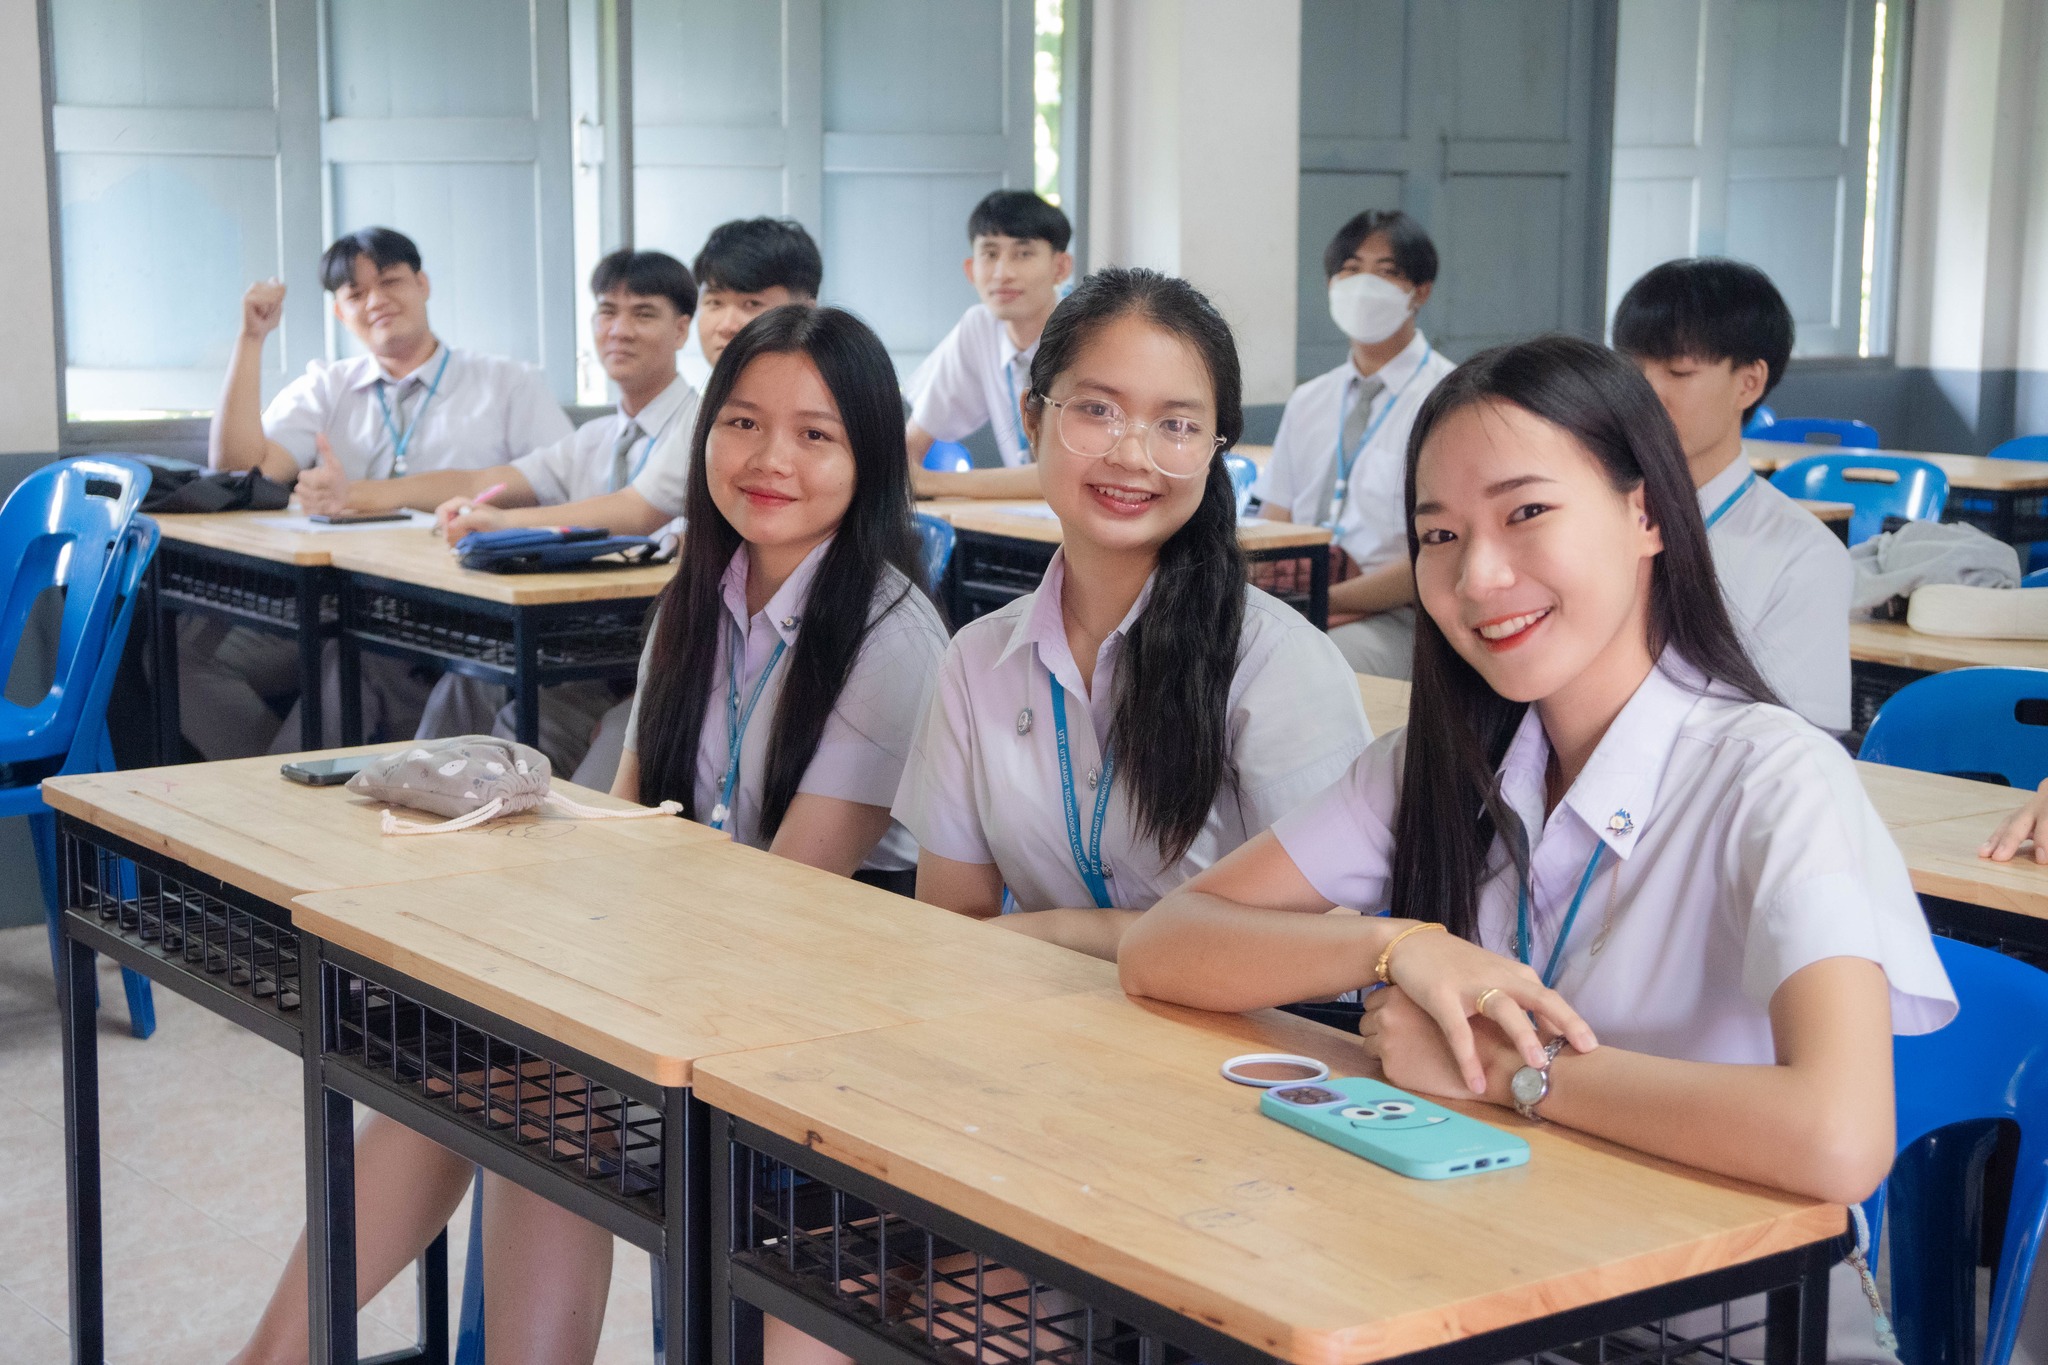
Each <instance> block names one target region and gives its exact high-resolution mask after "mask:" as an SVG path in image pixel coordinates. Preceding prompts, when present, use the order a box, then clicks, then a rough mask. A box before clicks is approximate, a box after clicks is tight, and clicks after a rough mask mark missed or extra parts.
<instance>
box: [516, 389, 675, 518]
mask: <svg viewBox="0 0 2048 1365" xmlns="http://www.w3.org/2000/svg"><path fill="white" fill-rule="evenodd" d="M696 416H697V391H696V390H695V389H694V388H692V387H690V381H689V380H687V379H684V378H682V377H681V376H677V377H676V378H675V379H673V380H671V381H669V386H668V387H667V388H665V389H663V390H662V391H661V392H660V393H658V394H656V395H655V396H654V397H653V398H652V399H651V400H650V401H649V402H648V404H647V406H646V407H643V408H641V409H640V411H639V412H637V413H633V414H631V415H630V416H629V415H628V414H626V413H624V412H613V413H610V414H609V415H607V416H604V417H597V418H593V419H591V420H590V421H588V422H585V423H584V424H583V425H582V426H580V427H578V428H576V430H575V431H574V432H573V433H572V434H570V435H568V436H564V437H563V438H562V439H561V440H559V441H556V442H554V443H553V444H552V445H545V446H542V447H541V448H540V449H539V450H536V451H533V452H532V453H531V454H527V455H522V456H520V457H519V458H518V459H516V460H514V461H513V462H512V467H513V468H514V469H517V470H518V471H519V472H520V473H521V474H523V475H525V476H526V481H527V482H528V483H530V484H532V485H533V494H534V497H535V498H536V499H537V500H538V501H539V502H540V504H541V506H543V507H548V506H552V505H554V504H556V503H563V502H581V501H582V500H583V499H585V498H599V497H603V496H604V495H605V494H607V493H616V492H618V489H617V488H614V487H613V486H612V448H613V447H614V446H616V445H617V444H618V441H619V433H620V432H622V431H624V430H625V429H626V423H628V422H634V423H637V424H638V425H639V427H640V430H641V432H642V433H643V434H642V435H641V436H639V437H637V438H635V440H634V442H633V448H632V449H631V450H629V451H627V452H626V482H627V483H628V484H631V485H633V486H634V487H638V483H637V480H638V479H639V478H640V477H642V476H644V475H645V473H646V471H647V470H648V469H651V468H652V467H653V466H654V461H655V457H656V452H657V451H658V450H660V449H662V448H664V447H669V446H673V445H675V444H677V443H678V442H680V443H681V444H682V446H683V447H684V450H685V451H686V452H687V450H688V448H689V444H690V427H691V425H692V424H693V423H694V422H695V420H696ZM650 501H651V499H650ZM670 515H674V514H673V513H671V514H670Z"/></svg>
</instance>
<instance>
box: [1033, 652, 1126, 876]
mask: <svg viewBox="0 0 2048 1365" xmlns="http://www.w3.org/2000/svg"><path fill="white" fill-rule="evenodd" d="M1045 677H1046V681H1047V682H1049V683H1051V684H1052V724H1053V729H1054V731H1055V732H1056V733H1057V738H1058V742H1059V751H1060V800H1061V801H1062V802H1063V803H1064V804H1065V807H1066V816H1067V847H1068V849H1069V850H1070V851H1072V853H1073V855H1074V870H1075V871H1076V872H1079V873H1080V874H1081V880H1082V881H1084V882H1086V883H1087V884H1088V894H1089V895H1091V896H1093V897H1094V898H1095V908H1096V909H1098V910H1110V909H1114V908H1115V902H1114V901H1112V900H1111V899H1110V898H1109V874H1108V873H1107V872H1105V871H1104V870H1103V867H1102V821H1103V817H1104V816H1105V815H1107V814H1108V813H1109V786H1110V783H1111V781H1112V780H1114V778H1115V776H1116V760H1115V759H1114V758H1112V757H1110V756H1109V755H1108V754H1104V755H1103V756H1102V772H1101V774H1100V775H1099V776H1098V777H1097V778H1096V780H1095V823H1094V824H1093V825H1092V826H1090V827H1089V831H1088V843H1087V846H1086V847H1083V846H1082V843H1081V801H1080V798H1079V796H1077V795H1076V794H1075V791H1074V756H1073V753H1072V751H1071V750H1070V749H1069V748H1068V745H1067V689H1066V688H1065V687H1064V686H1063V685H1061V683H1060V680H1059V679H1058V678H1055V677H1053V675H1052V670H1051V669H1049V668H1048V669H1047V670H1045Z"/></svg>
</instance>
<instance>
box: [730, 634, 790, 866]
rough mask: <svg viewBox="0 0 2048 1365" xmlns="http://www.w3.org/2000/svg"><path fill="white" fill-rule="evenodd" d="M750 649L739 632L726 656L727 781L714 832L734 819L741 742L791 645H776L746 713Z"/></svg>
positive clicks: (783, 642)
mask: <svg viewBox="0 0 2048 1365" xmlns="http://www.w3.org/2000/svg"><path fill="white" fill-rule="evenodd" d="M746 648H747V637H746V633H745V632H744V631H742V630H739V629H737V628H735V629H734V631H733V640H732V646H731V648H730V649H729V650H727V652H726V656H725V779H724V781H723V782H721V783H720V784H719V788H718V804H717V805H716V806H714V807H713V808H712V811H711V828H713V829H724V828H725V822H726V821H727V820H729V819H730V818H732V793H733V788H735V787H737V786H738V785H739V783H740V741H741V740H743V739H745V738H746V735H747V726H748V725H749V724H750V723H752V721H753V719H754V707H755V706H756V705H758V704H759V703H760V700H761V693H762V692H763V691H764V690H765V689H766V688H767V686H768V675H769V674H771V673H773V672H774V671H775V665H776V664H778V663H781V662H782V651H783V650H785V649H787V648H789V641H787V640H777V641H776V642H775V652H774V653H773V654H770V655H769V656H768V666H767V667H766V668H764V669H762V670H761V676H760V677H758V678H756V679H755V680H754V691H753V694H752V695H751V696H749V697H748V698H747V709H746V710H744V711H742V710H740V655H741V654H743V653H745V652H746Z"/></svg>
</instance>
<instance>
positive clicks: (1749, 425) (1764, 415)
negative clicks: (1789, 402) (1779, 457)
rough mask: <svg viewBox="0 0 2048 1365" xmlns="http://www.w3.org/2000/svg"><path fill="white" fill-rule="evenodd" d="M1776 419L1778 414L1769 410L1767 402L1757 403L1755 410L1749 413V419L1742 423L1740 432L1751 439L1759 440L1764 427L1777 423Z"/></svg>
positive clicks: (1769, 406)
mask: <svg viewBox="0 0 2048 1365" xmlns="http://www.w3.org/2000/svg"><path fill="white" fill-rule="evenodd" d="M1777 421H1778V414H1777V413H1775V412H1772V411H1771V405H1770V404H1769V403H1758V404H1757V405H1756V411H1755V412H1752V413H1751V414H1750V415H1749V421H1747V422H1746V423H1744V424H1743V427H1742V434H1743V435H1744V436H1747V437H1748V438H1749V439H1750V440H1752V441H1756V440H1761V439H1763V434H1764V428H1765V427H1769V426H1775V425H1777Z"/></svg>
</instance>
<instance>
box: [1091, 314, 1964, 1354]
mask: <svg viewBox="0 0 2048 1365" xmlns="http://www.w3.org/2000/svg"><path fill="white" fill-rule="evenodd" d="M1407 464H1408V469H1407V494H1406V504H1407V507H1408V510H1409V514H1410V518H1411V531H1410V539H1409V553H1410V557H1411V559H1412V561H1413V563H1414V565H1415V575H1416V583H1417V588H1418V591H1419V594H1420V598H1421V603H1422V606H1423V616H1422V619H1421V621H1420V623H1419V626H1418V633H1417V638H1416V651H1415V657H1416V668H1415V693H1414V702H1413V709H1412V710H1411V711H1410V713H1409V714H1410V723H1409V725H1408V727H1407V728H1406V729H1405V730H1402V731H1397V732H1395V733H1393V734H1391V735H1387V736H1384V737H1383V738H1381V739H1380V740H1379V741H1377V742H1376V743H1375V744H1374V745H1373V746H1372V747H1371V748H1370V749H1368V750H1367V751H1366V753H1365V754H1364V756H1363V757H1361V758H1360V759H1359V760H1358V761H1357V762H1356V763H1355V764H1354V765H1353V766H1352V768H1351V771H1350V772H1349V773H1348V774H1346V776H1345V777H1344V778H1343V780H1341V781H1340V782H1338V783H1337V784H1336V785H1335V786H1334V787H1332V788H1331V789H1330V790H1329V791H1328V792H1326V793H1325V794H1323V795H1322V796H1321V797H1319V798H1317V799H1316V800H1315V801H1313V802H1311V803H1310V804H1309V805H1307V806H1305V807H1303V808H1302V809H1300V810H1297V811H1295V812H1293V813H1292V814H1290V815H1287V816H1285V817H1283V818H1282V819H1281V820H1280V821H1279V822H1278V823H1276V824H1275V826H1274V827H1273V829H1272V831H1271V832H1270V833H1268V834H1265V835H1262V836H1260V837H1258V838H1256V839H1254V840H1253V841H1252V842H1251V843H1249V844H1247V845H1246V846H1245V847H1244V848H1242V849H1240V850H1238V851H1237V852H1236V853H1234V854H1232V855H1231V856H1230V857H1228V858H1226V859H1224V860H1223V861H1222V862H1219V863H1218V864H1217V865H1216V866H1214V867H1212V868H1210V869H1209V870H1208V871H1207V872H1205V873H1203V874H1201V875H1200V876H1197V877H1196V878H1195V879H1194V880H1193V881H1191V882H1189V883H1188V885H1187V886H1186V887H1184V888H1183V889H1181V890H1180V891H1177V892H1175V893H1174V894H1172V895H1170V896H1167V897H1166V898H1164V899H1163V900H1161V901H1160V902H1159V903H1158V904H1157V905H1156V906H1154V907H1153V908H1152V909H1151V910H1150V911H1148V912H1147V913H1146V915H1145V916H1144V917H1143V918H1142V919H1140V920H1139V921H1138V923H1137V924H1136V925H1134V926H1133V927H1132V928H1131V929H1130V930H1129V932H1128V933H1127V934H1126V936H1125V938H1124V942H1123V953H1122V957H1121V959H1120V963H1119V966H1120V970H1121V973H1122V976H1123V982H1124V985H1125V988H1126V989H1128V990H1130V991H1132V992H1133V993H1134V994H1140V995H1147V996H1152V997H1155V998H1159V999H1164V1000H1172V1001H1177V1002H1179V1003H1182V1004H1186V1005H1193V1006H1197V1007H1200V1008H1206V1009H1218V1010H1245V1009H1252V1008H1256V1007H1259V1006H1265V1005H1275V1004H1279V1003H1282V1002H1285V1001H1291V1000H1300V999H1303V998H1310V997H1319V996H1327V995H1333V994H1336V993H1337V992H1340V991H1345V990H1349V989H1352V988H1354V987H1361V986H1364V987H1370V986H1373V985H1376V984H1378V982H1379V981H1382V980H1384V981H1388V982H1390V983H1391V989H1385V990H1377V991H1374V993H1373V994H1372V995H1371V996H1370V997H1369V998H1368V1000H1367V1004H1366V1015H1365V1019H1364V1022H1363V1023H1362V1025H1361V1028H1360V1031H1361V1033H1362V1035H1363V1036H1364V1038H1365V1040H1366V1044H1367V1047H1368V1050H1369V1051H1370V1052H1372V1053H1373V1054H1374V1055H1375V1056H1376V1057H1377V1059H1378V1061H1379V1064H1380V1066H1381V1067H1382V1069H1383V1070H1384V1072H1385V1074H1386V1077H1387V1079H1388V1080H1389V1081H1390V1082H1392V1083H1393V1084H1395V1085H1398V1086H1402V1087H1404V1088H1406V1089H1409V1090H1414V1091H1419V1092H1423V1093H1426V1094H1433V1095H1441V1096H1450V1097H1457V1098H1463V1099H1472V1098H1475V1097H1476V1098H1480V1099H1483V1100H1484V1101H1486V1102H1488V1103H1491V1104H1496V1105H1499V1106H1502V1107H1503V1108H1507V1107H1511V1106H1519V1107H1520V1108H1521V1109H1522V1112H1523V1113H1524V1114H1525V1115H1529V1116H1532V1117H1538V1118H1542V1119H1547V1120H1549V1121H1551V1122H1554V1123H1559V1124H1563V1125H1566V1126H1568V1127H1571V1128H1575V1129H1579V1130H1581V1131H1584V1132H1587V1133H1591V1134H1593V1135H1595V1136H1599V1137H1603V1138H1606V1139H1608V1140H1610V1141H1614V1142H1619V1143H1622V1144H1624V1145H1626V1146H1630V1147H1634V1148H1637V1149H1638V1150H1641V1151H1645V1152H1649V1153H1651V1154H1653V1155H1656V1156H1661V1157H1665V1158H1669V1159H1671V1160H1674V1161H1680V1162H1683V1163H1685V1164H1687V1165H1691V1166H1697V1167H1701V1168H1703V1169H1706V1170H1709V1171H1714V1172H1717V1173H1720V1174H1723V1175H1729V1176H1734V1177H1738V1178H1741V1179H1746V1180H1754V1181H1757V1182H1760V1183H1762V1184H1766V1185H1772V1186H1776V1187H1778V1188H1781V1189H1787V1190H1792V1191H1795V1192H1798V1193H1800V1194H1804V1195H1808V1196H1811V1197H1815V1198H1821V1199H1829V1200H1835V1201H1838V1202H1842V1203H1854V1202H1856V1201H1859V1200H1861V1199H1862V1198H1864V1197H1865V1196H1866V1195H1868V1194H1869V1193H1870V1191H1871V1190H1872V1189H1873V1188H1875V1187H1876V1185H1877V1184H1878V1183H1879V1182H1880V1181H1881V1180H1882V1179H1883V1178H1884V1176H1885V1174H1886V1173H1887V1171H1889V1169H1890V1167H1891V1160H1892V1117H1893V1116H1892V1085H1891V1055H1892V1053H1891V1042H1890V1037H1889V1035H1890V1034H1892V1033H1893V1032H1895V1031H1896V1032H1899V1033H1922V1032H1927V1031H1930V1030H1932V1029H1937V1028H1940V1027H1941V1026H1942V1025H1943V1024H1945V1023H1946V1022H1947V1021H1948V1020H1949V1019H1950V1018H1952V1017H1953V1016H1954V1014H1955V997H1954V994H1953V992H1952V991H1951V989H1950V987H1949V984H1948V980H1947V978H1946V976H1945V975H1944V974H1943V972H1942V969H1941V963H1940V959H1939V958H1937V957H1936V956H1935V953H1934V949H1933V944H1932V942H1931V941H1930V939H1929V938H1928V933H1927V925H1926V920H1925V918H1924V917H1923V916H1922V914H1921V912H1920V907H1919V903H1918V902H1917V900H1916V899H1915V898H1914V895H1913V889H1912V886H1911V884H1910V882H1909V881H1908V878H1907V873H1906V868H1905V863H1904V860H1903V859H1902V858H1901V857H1900V856H1899V852H1898V849H1897V848H1896V847H1895V846H1894V845H1893V844H1892V841H1891V838H1890V836H1889V835H1888V834H1887V833H1886V832H1885V828H1884V825H1883V823H1882V822H1881V821H1880V820H1879V819H1878V817H1877V813H1876V812H1875V811H1874V810H1873V809H1872V808H1871V805H1870V801H1869V798H1868V797H1867V796H1865V795H1864V792H1863V787H1862V784H1861V783H1860V782H1859V780H1858V779H1857V776H1856V773H1855V770H1854V767H1853V765H1852V764H1851V763H1850V761H1849V758H1848V756H1847V755H1846V754H1845V753H1844V752H1843V751H1842V749H1841V747H1840V746H1839V745H1838V744H1836V743H1835V742H1834V741H1833V740H1831V739H1830V738H1829V737H1828V736H1826V735H1824V734H1822V733H1821V732H1820V731H1819V730H1817V729H1815V728H1814V727H1813V726H1811V725H1809V724H1808V723H1807V722H1805V721H1803V720H1801V719H1800V718H1799V717H1798V716H1797V715H1795V714H1794V713H1793V712H1791V711H1788V710H1785V709H1784V708H1782V707H1779V706H1777V705H1775V704H1773V703H1772V701H1771V693H1770V688H1769V686H1768V685H1767V684H1766V683H1765V682H1764V680H1763V678H1762V677H1761V676H1760V675H1759V674H1758V672H1757V670H1756V669H1755V667H1754V666H1753V665H1752V664H1751V663H1750V661H1749V659H1748V656H1747V655H1745V654H1744V652H1743V649H1742V645H1741V642H1740V639H1739V637H1738V636H1737V634H1736V633H1735V631H1734V629H1733V627H1732V626H1731V624H1730V622H1729V619H1728V614H1727V611H1726V609H1725V607H1724V606H1723V604H1722V601H1721V596H1720V593H1719V592H1718V591H1717V590H1716V588H1715V586H1714V579H1713V575H1712V573H1711V572H1710V563H1711V561H1710V558H1709V551H1708V547H1707V540H1706V534H1705V527H1704V525H1703V523H1702V520H1701V518H1700V514H1699V511H1698V504H1697V501H1696V499H1695V498H1694V496H1693V488H1692V483H1691V480H1690V479H1689V478H1688V476H1687V470H1686V465H1685V458H1684V454H1683V452H1682V451H1681V450H1680V449H1679V447H1678V444H1677V442H1676V440H1675V439H1674V438H1673V435H1672V430H1671V426H1670V423H1669V422H1668V420H1666V419H1665V418H1664V416H1663V414H1662V412H1661V411H1660V409H1659V407H1658V405H1657V399H1656V395H1655V394H1654V393H1653V392H1652V391H1651V389H1650V387H1649V385H1648V384H1647V383H1646V382H1645V381H1644V380H1643V378H1642V376H1641V375H1640V374H1639V373H1637V371H1636V370H1635V369H1634V367H1633V366H1631V365H1629V364H1628V363H1627V362H1625V361H1623V360H1621V359H1620V358H1619V357H1617V356H1615V355H1614V354H1612V353H1611V352H1608V351H1606V350H1604V349H1603V348H1601V347H1599V346H1596V345H1594V344H1592V343H1590V342H1584V341H1579V340H1575V339H1572V338H1564V337H1549V338H1541V339H1538V340H1535V341H1531V342H1526V343H1522V344H1519V345H1514V346H1506V347H1501V348H1497V349H1495V350H1492V351H1487V352H1484V353H1482V354H1481V355H1478V356H1475V357H1474V358H1473V359H1471V360H1470V361H1467V362H1466V363H1465V364H1464V365H1462V366H1461V367H1459V368H1458V370H1457V371H1455V372H1454V373H1453V374H1452V375H1451V376H1450V378H1448V379H1446V380H1445V381H1444V383H1443V384H1442V385H1441V386H1440V387H1439V388H1438V389H1437V391H1436V393H1435V394H1433V395H1432V396H1431V398H1430V401H1429V403H1428V404H1427V405H1426V406H1425V407H1424V409H1423V412H1422V414H1421V416H1420V417H1419V418H1418V419H1417V421H1416V427H1415V433H1414V436H1413V438H1412V439H1411V441H1410V445H1409V456H1408V461H1407ZM1389 903H1391V905H1392V907H1393V915H1392V916H1391V917H1386V918H1382V917H1378V916H1371V915H1359V916H1345V915H1331V914H1327V913H1325V912H1327V911H1329V910H1331V909H1332V908H1333V907H1335V906H1348V907H1352V908H1355V909H1364V910H1372V909H1376V908H1378V907H1380V906H1382V905H1386V904H1389ZM1518 925H1519V926H1520V927H1518ZM1439 926H1442V927H1447V928H1448V929H1449V930H1450V931H1451V932H1449V933H1425V932H1420V931H1422V930H1426V929H1431V928H1436V927H1439ZM1474 944H1476V945H1479V947H1477V948H1475V947H1474V946H1473V945H1474ZM1483 950H1490V952H1487V951H1483ZM1494 954H1498V956H1495V955H1494ZM1517 958H1519V959H1520V961H1517V960H1516V959H1517ZM1524 964H1530V965H1524ZM1538 966H1540V967H1541V969H1542V970H1541V975H1540V976H1539V974H1538V971H1537V968H1538ZM1567 1000H1568V1001H1569V1002H1570V1003H1569V1004H1567V1003H1566V1001H1567ZM1574 1007H1576V1010H1575V1009H1574ZM1530 1008H1534V1009H1535V1011H1536V1012H1537V1014H1538V1015H1539V1016H1540V1017H1541V1018H1542V1019H1543V1020H1544V1021H1545V1023H1546V1025H1547V1026H1548V1029H1549V1030H1551V1031H1554V1032H1557V1033H1558V1034H1560V1035H1561V1037H1562V1038H1568V1039H1569V1040H1570V1050H1566V1048H1565V1044H1564V1043H1563V1042H1562V1041H1560V1040H1558V1039H1553V1040H1552V1041H1550V1042H1549V1043H1547V1044H1544V1045H1541V1046H1539V1045H1538V1037H1537V1034H1536V1032H1535V1031H1534V1027H1533V1026H1532V1023H1531V1021H1530V1018H1529V1016H1528V1015H1527V1014H1525V1013H1524V1011H1525V1010H1526V1009H1530ZM1581 1016H1583V1018H1581ZM1596 1033H1597V1040H1598V1046H1597V1047H1596V1046H1595V1034H1596ZM1839 1275H1840V1272H1838V1279H1837V1283H1836V1285H1835V1288H1834V1293H1833V1294H1832V1295H1831V1302H1832V1304H1833V1306H1834V1308H1835V1310H1836V1313H1837V1319H1836V1322H1837V1331H1838V1341H1839V1342H1840V1343H1841V1345H1840V1348H1839V1349H1837V1350H1834V1351H1831V1352H1830V1356H1831V1357H1832V1358H1836V1359H1840V1358H1842V1357H1843V1356H1844V1355H1847V1354H1857V1353H1859V1351H1858V1349H1857V1347H1858V1345H1859V1344H1860V1354H1861V1355H1863V1356H1865V1357H1871V1356H1873V1355H1874V1354H1875V1353H1876V1346H1875V1342H1874V1339H1873V1335H1872V1331H1873V1328H1872V1323H1871V1321H1870V1318H1869V1316H1868V1314H1867V1313H1866V1312H1865V1311H1864V1310H1863V1308H1862V1307H1861V1305H1862V1304H1863V1303H1864V1302H1865V1299H1864V1296H1863V1294H1861V1293H1859V1292H1857V1291H1856V1290H1855V1289H1854V1288H1852V1287H1851V1286H1852V1285H1853V1284H1854V1280H1853V1278H1852V1279H1850V1280H1848V1281H1844V1280H1842V1279H1840V1278H1839ZM1852 1336H1853V1337H1854V1341H1851V1339H1850V1338H1851V1337H1852Z"/></svg>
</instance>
